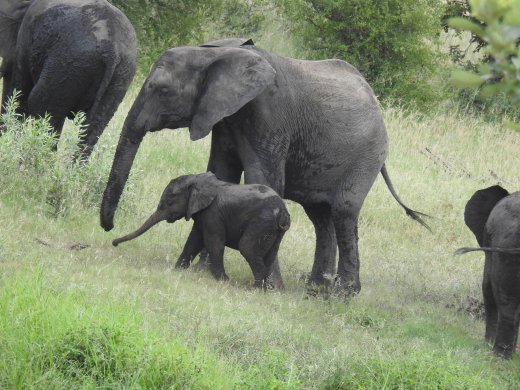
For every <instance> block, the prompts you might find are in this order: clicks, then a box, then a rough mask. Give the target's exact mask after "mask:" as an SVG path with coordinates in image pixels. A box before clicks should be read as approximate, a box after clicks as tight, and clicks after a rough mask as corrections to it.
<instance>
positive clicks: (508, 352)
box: [493, 310, 518, 359]
mask: <svg viewBox="0 0 520 390" xmlns="http://www.w3.org/2000/svg"><path fill="white" fill-rule="evenodd" d="M517 335H518V321H517V320H516V319H515V318H511V316H510V315H508V314H506V313H505V311H503V310H500V311H499V314H498V325H497V335H496V338H495V345H494V346H493V352H494V353H495V354H497V355H499V356H501V357H504V358H506V359H510V358H511V356H512V355H513V352H514V350H515V348H516V339H517Z"/></svg>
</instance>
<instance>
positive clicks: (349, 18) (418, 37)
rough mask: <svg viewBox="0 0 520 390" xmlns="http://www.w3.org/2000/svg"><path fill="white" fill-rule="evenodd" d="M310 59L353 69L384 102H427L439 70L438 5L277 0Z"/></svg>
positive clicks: (404, 0)
mask: <svg viewBox="0 0 520 390" xmlns="http://www.w3.org/2000/svg"><path fill="white" fill-rule="evenodd" d="M279 1H280V2H281V4H282V5H283V7H284V9H285V11H286V13H287V15H288V17H289V18H290V19H291V20H292V23H293V26H294V32H295V34H298V35H299V36H301V38H302V44H304V45H306V46H307V51H308V56H309V57H310V58H313V59H324V58H340V59H344V60H346V61H348V62H350V63H351V64H352V65H354V66H355V67H357V68H358V69H359V70H360V71H361V73H362V74H363V75H364V76H365V77H366V78H367V80H368V81H369V82H370V83H371V85H372V87H373V88H374V90H375V92H376V93H377V94H378V95H380V96H381V97H382V98H392V100H398V101H403V102H408V101H416V102H417V103H418V104H425V103H428V102H431V100H432V99H433V98H435V97H438V94H440V91H441V88H432V85H431V83H432V81H431V80H432V78H433V75H434V73H435V72H436V70H437V68H438V63H439V61H438V58H439V53H438V52H436V51H435V45H436V41H437V39H438V35H439V32H440V30H441V24H440V18H439V16H440V14H441V12H440V10H441V8H440V7H441V2H438V1H429V0H381V1H366V0H279Z"/></svg>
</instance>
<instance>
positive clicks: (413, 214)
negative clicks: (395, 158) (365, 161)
mask: <svg viewBox="0 0 520 390" xmlns="http://www.w3.org/2000/svg"><path fill="white" fill-rule="evenodd" d="M381 175H383V179H384V180H385V183H386V186H387V187H388V189H389V190H390V193H391V194H392V196H393V197H394V199H395V200H396V201H397V203H399V205H400V206H401V207H402V208H403V209H404V210H405V211H406V215H408V216H409V217H410V218H412V219H413V220H414V221H417V222H419V223H420V224H421V225H422V226H424V227H425V228H426V229H428V231H429V232H430V233H433V231H432V229H431V228H430V226H429V225H428V224H427V223H426V222H425V221H424V219H423V218H421V217H426V218H431V216H430V215H428V214H424V213H421V212H419V211H415V210H412V209H411V208H409V207H407V206H406V205H405V204H404V203H403V202H402V200H401V199H400V198H399V195H397V192H395V189H394V186H393V185H392V181H391V180H390V176H388V171H387V170H386V166H385V164H383V167H382V168H381Z"/></svg>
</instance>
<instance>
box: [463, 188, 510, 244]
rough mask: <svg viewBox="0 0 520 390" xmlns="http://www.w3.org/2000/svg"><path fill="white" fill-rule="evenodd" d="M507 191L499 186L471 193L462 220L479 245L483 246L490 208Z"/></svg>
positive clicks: (506, 194)
mask: <svg viewBox="0 0 520 390" xmlns="http://www.w3.org/2000/svg"><path fill="white" fill-rule="evenodd" d="M508 195H509V193H508V192H507V191H506V190H505V189H503V188H502V187H500V186H492V187H488V188H484V189H482V190H478V191H477V192H475V193H474V194H473V196H472V197H471V199H470V200H469V201H468V203H467V204H466V208H465V209H464V222H465V223H466V225H467V227H468V228H469V229H470V230H471V231H472V232H473V234H474V235H475V237H476V238H477V242H478V243H479V245H480V246H483V245H484V243H483V238H484V227H485V226H486V222H487V220H488V217H489V214H490V213H491V210H493V208H494V207H495V205H496V204H497V203H498V202H499V201H500V200H501V199H503V198H505V197H506V196H508Z"/></svg>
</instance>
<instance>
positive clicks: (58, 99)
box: [27, 69, 78, 138]
mask: <svg viewBox="0 0 520 390" xmlns="http://www.w3.org/2000/svg"><path fill="white" fill-rule="evenodd" d="M62 78H63V77H62V76H61V75H57V74H55V72H54V71H53V72H49V71H47V70H46V69H44V70H43V71H42V73H41V75H40V78H39V80H38V82H37V83H36V84H35V86H34V88H33V89H32V90H31V93H30V94H29V96H28V98H27V111H28V113H29V115H31V116H35V117H44V116H45V115H46V114H50V115H51V119H50V125H51V127H52V129H53V133H54V134H55V135H56V136H57V137H58V138H59V136H60V135H61V131H62V129H63V124H64V122H65V119H66V118H67V115H68V114H69V113H70V112H71V111H73V109H74V107H75V105H76V103H77V100H76V99H74V98H72V97H70V96H63V95H64V94H66V92H64V91H68V90H69V89H70V90H75V89H77V88H78V86H77V85H75V83H74V80H68V79H67V81H66V82H63V80H62ZM68 97H70V99H67V98H68Z"/></svg>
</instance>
